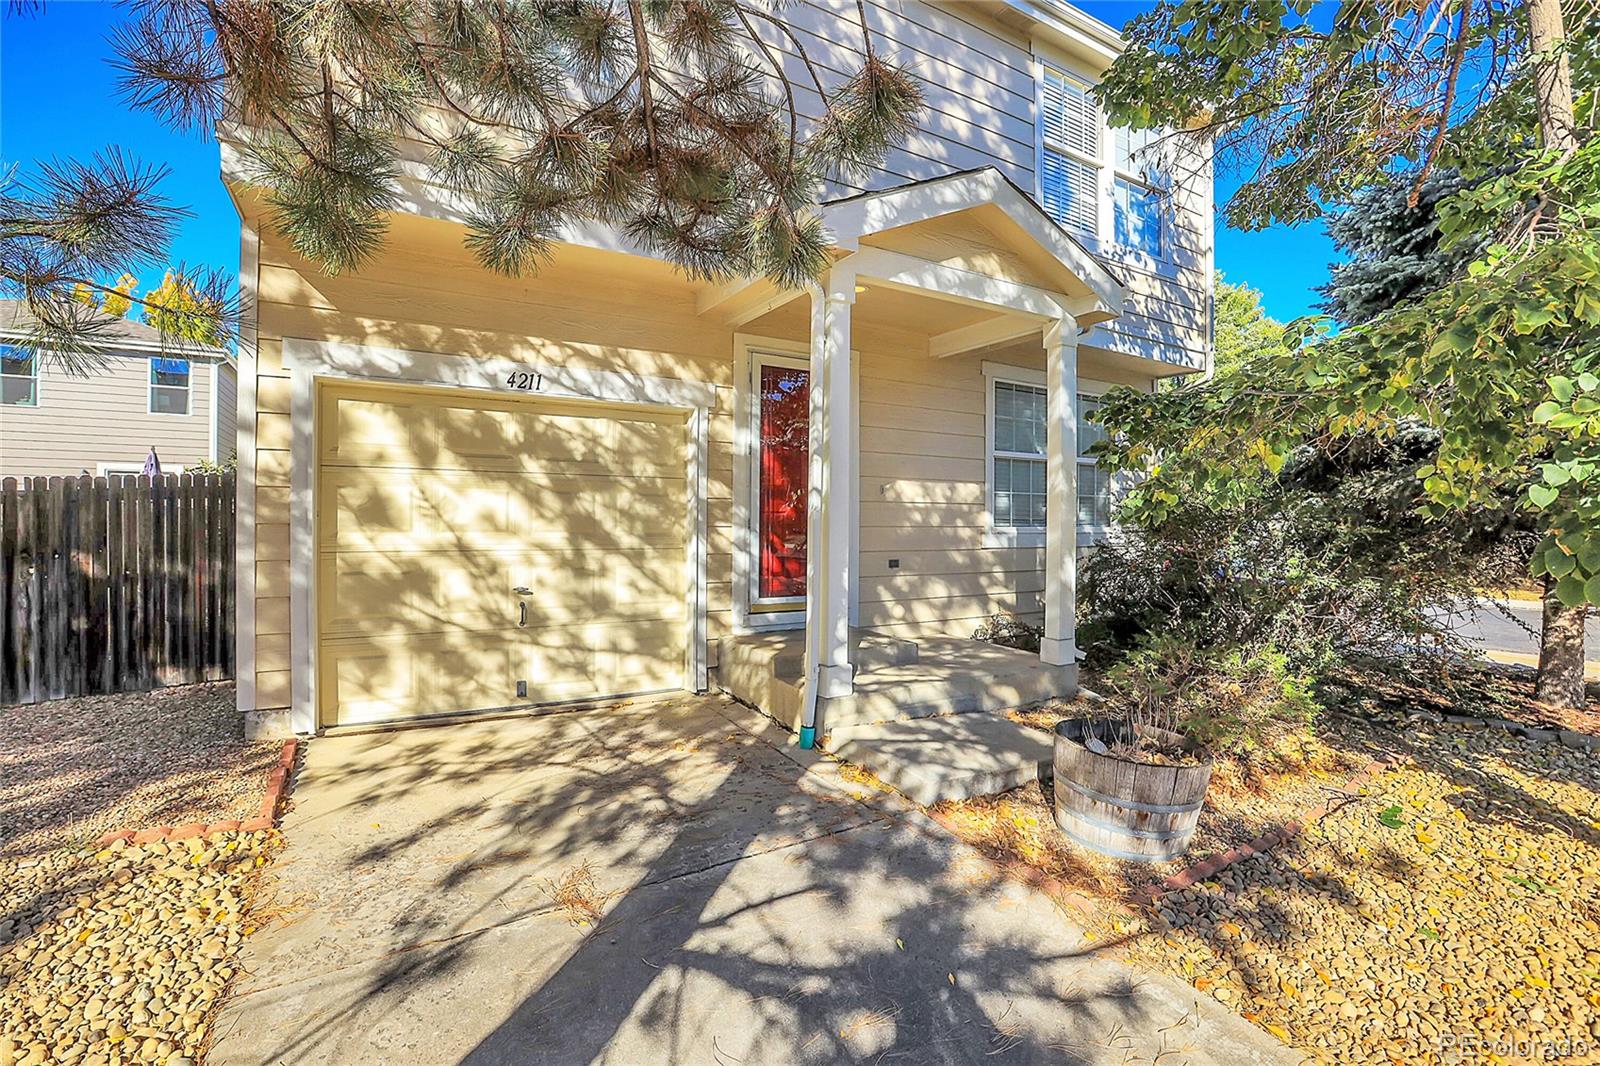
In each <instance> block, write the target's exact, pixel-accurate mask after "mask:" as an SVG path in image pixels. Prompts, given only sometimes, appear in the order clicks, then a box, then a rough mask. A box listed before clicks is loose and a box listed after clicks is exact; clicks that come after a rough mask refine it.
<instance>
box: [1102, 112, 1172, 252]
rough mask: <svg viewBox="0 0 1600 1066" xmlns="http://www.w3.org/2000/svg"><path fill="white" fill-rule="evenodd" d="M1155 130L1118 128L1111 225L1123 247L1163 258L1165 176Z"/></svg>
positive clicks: (1115, 139)
mask: <svg viewBox="0 0 1600 1066" xmlns="http://www.w3.org/2000/svg"><path fill="white" fill-rule="evenodd" d="M1160 136H1161V135H1160V133H1159V131H1157V130H1130V129H1119V130H1117V131H1116V135H1115V137H1114V138H1113V139H1114V141H1115V162H1116V176H1115V179H1114V181H1113V185H1112V226H1113V227H1114V228H1115V230H1116V232H1115V234H1114V236H1115V238H1116V242H1117V244H1118V245H1119V246H1121V247H1123V248H1129V249H1132V250H1133V251H1136V252H1143V253H1144V254H1145V255H1148V256H1152V257H1154V258H1156V259H1162V258H1165V257H1166V252H1167V246H1166V220H1165V218H1164V216H1165V214H1166V199H1167V196H1166V193H1167V188H1166V186H1167V179H1166V173H1165V171H1164V170H1163V168H1162V167H1161V165H1160V161H1159V159H1158V158H1157V155H1156V152H1157V145H1156V142H1157V141H1158V140H1160Z"/></svg>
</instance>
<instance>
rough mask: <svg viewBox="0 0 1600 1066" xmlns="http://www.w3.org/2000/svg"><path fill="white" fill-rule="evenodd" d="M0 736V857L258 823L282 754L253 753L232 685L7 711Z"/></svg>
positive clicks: (255, 747) (262, 747)
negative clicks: (188, 827)
mask: <svg viewBox="0 0 1600 1066" xmlns="http://www.w3.org/2000/svg"><path fill="white" fill-rule="evenodd" d="M0 735H3V736H4V737H5V743H4V744H3V745H0V859H6V858H18V857H23V856H29V855H37V854H41V853H43V852H46V851H50V850H53V849H59V848H77V847H81V846H82V845H84V844H87V843H91V842H92V841H93V840H94V839H95V838H97V837H98V836H100V835H101V834H103V833H105V832H108V831H110V830H114V829H144V828H148V827H152V826H158V825H179V824H182V823H184V822H193V821H226V820H229V819H235V818H249V817H252V816H253V815H254V814H255V813H256V809H257V807H258V805H259V804H260V802H261V796H262V793H263V792H264V790H265V788H266V779H267V774H268V773H269V772H270V770H271V769H272V766H273V764H274V762H275V761H276V759H277V756H278V750H279V745H277V744H273V743H258V744H247V743H245V741H244V734H243V724H242V721H241V719H240V716H239V712H238V710H237V708H236V707H235V706H234V695H233V685H232V683H229V682H217V683H211V684H203V685H186V686H183V687H179V688H167V689H157V690H156V691H154V692H143V693H136V694H126V695H116V696H87V697H82V698H78V699H68V700H54V701H51V702H49V703H36V704H26V705H15V706H6V707H0Z"/></svg>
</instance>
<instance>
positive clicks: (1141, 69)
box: [1102, 0, 1600, 704]
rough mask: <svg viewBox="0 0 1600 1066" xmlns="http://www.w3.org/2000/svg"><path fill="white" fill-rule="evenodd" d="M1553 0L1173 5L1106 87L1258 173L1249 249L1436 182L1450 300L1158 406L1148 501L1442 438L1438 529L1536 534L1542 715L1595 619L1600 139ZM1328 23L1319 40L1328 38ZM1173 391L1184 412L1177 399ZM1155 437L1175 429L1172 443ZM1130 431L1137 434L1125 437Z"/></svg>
mask: <svg viewBox="0 0 1600 1066" xmlns="http://www.w3.org/2000/svg"><path fill="white" fill-rule="evenodd" d="M1580 10H1588V14H1587V15H1585V16H1584V17H1582V18H1579V19H1578V20H1576V21H1575V23H1574V26H1573V33H1571V34H1570V35H1569V34H1568V33H1567V32H1566V28H1565V26H1564V22H1563V11H1562V9H1561V6H1560V4H1559V2H1558V0H1529V2H1528V3H1526V4H1521V5H1512V4H1507V3H1499V2H1495V0H1444V2H1440V3H1424V4H1405V5H1389V4H1371V3H1355V2H1351V3H1341V4H1339V5H1337V7H1336V8H1329V9H1325V10H1324V11H1322V12H1318V13H1316V14H1313V11H1312V5H1310V4H1309V3H1304V2H1301V0H1297V2H1296V3H1294V4H1292V5H1291V4H1285V3H1282V2H1275V0H1268V2H1253V0H1252V2H1245V3H1221V2H1215V3H1212V2H1195V0H1183V2H1178V3H1167V4H1163V5H1161V6H1160V7H1159V8H1158V9H1157V10H1156V11H1155V12H1154V13H1152V14H1150V15H1148V16H1145V17H1142V18H1140V19H1138V20H1135V22H1134V23H1133V25H1132V27H1131V31H1130V32H1131V36H1132V37H1133V39H1134V42H1135V43H1136V44H1141V45H1145V46H1147V47H1146V48H1143V49H1138V48H1136V49H1134V50H1131V51H1130V52H1129V53H1128V54H1127V55H1125V56H1124V57H1123V58H1122V59H1119V60H1118V62H1117V64H1116V65H1114V67H1113V68H1112V70H1111V72H1110V74H1109V75H1108V76H1107V78H1106V79H1105V82H1104V83H1103V85H1102V93H1103V99H1104V100H1105V101H1106V103H1107V105H1108V107H1109V109H1110V111H1111V113H1112V116H1113V120H1114V121H1118V122H1123V123H1127V122H1133V123H1136V124H1171V125H1174V126H1176V127H1178V128H1180V130H1182V131H1183V132H1181V133H1180V134H1178V135H1177V136H1185V137H1187V136H1196V137H1211V138H1215V140H1216V143H1217V146H1218V149H1219V152H1220V154H1221V157H1222V158H1223V160H1224V162H1225V163H1227V162H1230V161H1231V162H1232V163H1234V164H1238V163H1239V162H1240V161H1241V160H1247V159H1248V160H1251V161H1253V162H1252V164H1251V165H1252V166H1253V170H1252V171H1251V172H1250V173H1249V174H1248V175H1247V177H1246V180H1245V181H1244V182H1243V184H1242V185H1241V187H1240V191H1239V193H1238V195H1236V196H1235V197H1234V198H1233V199H1232V200H1231V201H1230V203H1229V204H1228V205H1227V211H1228V214H1229V217H1230V218H1231V219H1232V220H1233V221H1234V222H1236V223H1237V224H1240V225H1244V226H1254V225H1265V224H1268V223H1271V222H1274V221H1291V222H1293V221H1301V220H1305V219H1309V218H1314V217H1317V216H1319V215H1321V214H1322V213H1323V212H1324V211H1326V210H1327V208H1328V207H1329V206H1330V204H1332V203H1336V202H1339V201H1349V200H1351V199H1352V198H1354V197H1355V196H1356V195H1357V194H1358V193H1359V192H1360V191H1361V190H1363V189H1365V188H1368V187H1369V186H1372V185H1374V184H1377V183H1388V182H1392V181H1393V175H1394V173H1395V172H1396V171H1397V170H1404V171H1405V172H1406V173H1407V180H1408V182H1409V188H1408V190H1407V192H1406V197H1407V201H1408V203H1410V204H1420V203H1421V202H1422V199H1423V196H1424V194H1425V193H1426V191H1427V189H1428V186H1429V181H1430V179H1432V178H1433V176H1434V175H1435V173H1436V172H1438V171H1440V170H1441V169H1442V168H1445V167H1452V168H1454V169H1455V170H1457V171H1458V172H1459V173H1460V174H1461V175H1462V177H1463V178H1464V179H1465V185H1464V187H1463V188H1461V189H1459V190H1457V191H1455V192H1453V193H1451V194H1450V195H1446V196H1443V197H1441V198H1440V199H1439V200H1438V201H1437V204H1436V213H1437V219H1438V229H1439V234H1440V242H1439V248H1440V249H1441V250H1443V251H1445V252H1450V251H1452V250H1455V249H1460V248H1463V247H1473V248H1475V249H1476V250H1475V252H1474V253H1473V254H1472V255H1470V256H1466V255H1464V256H1463V258H1464V259H1466V260H1467V261H1466V263H1465V266H1464V269H1461V270H1459V271H1457V272H1455V273H1454V274H1452V275H1451V276H1450V277H1449V278H1448V279H1447V280H1445V281H1444V282H1443V283H1442V284H1439V285H1438V286H1437V287H1434V288H1431V289H1428V290H1426V291H1421V290H1420V289H1419V291H1415V292H1412V293H1410V294H1409V295H1403V296H1402V297H1401V298H1400V299H1399V302H1398V303H1396V304H1395V305H1394V306H1392V307H1390V308H1389V309H1387V310H1385V311H1382V312H1381V313H1379V314H1376V315H1375V316H1373V317H1371V318H1369V319H1368V320H1367V321H1365V322H1364V323H1362V324H1360V325H1357V326H1354V327H1351V328H1347V329H1343V330H1341V331H1339V332H1338V334H1337V335H1336V336H1332V337H1321V338H1318V337H1317V336H1316V334H1315V332H1314V329H1313V328H1312V326H1311V325H1310V324H1304V325H1303V328H1302V331H1301V333H1302V336H1303V338H1304V339H1305V340H1307V341H1309V342H1312V343H1308V344H1307V345H1306V346H1305V347H1304V348H1303V349H1301V350H1297V351H1294V352H1292V353H1290V354H1288V355H1286V356H1273V357H1268V358H1265V359H1261V360H1257V361H1256V362H1255V363H1254V364H1252V366H1251V367H1250V368H1249V371H1248V372H1247V373H1244V374H1235V375H1232V376H1230V378H1229V379H1227V380H1226V381H1222V380H1219V381H1218V382H1217V383H1215V384H1214V385H1213V386H1208V387H1207V389H1206V390H1178V391H1177V392H1175V393H1173V394H1169V395H1166V396H1162V397H1157V398H1155V399H1154V400H1152V401H1150V402H1152V403H1156V404H1164V405H1167V406H1168V409H1166V410H1163V411H1162V412H1160V413H1152V412H1149V411H1144V412H1142V413H1141V414H1140V415H1138V416H1137V417H1138V419H1139V421H1140V422H1141V423H1142V424H1146V425H1150V426H1152V427H1153V429H1152V432H1151V433H1150V434H1148V435H1145V436H1144V437H1143V439H1142V441H1141V442H1140V445H1139V446H1138V447H1136V448H1135V449H1133V451H1134V452H1136V453H1142V459H1141V461H1143V460H1145V459H1155V460H1156V461H1157V462H1158V463H1159V466H1158V468H1157V473H1156V476H1155V477H1154V478H1152V479H1151V481H1150V482H1149V483H1148V485H1147V486H1146V490H1145V492H1144V494H1143V502H1144V504H1145V505H1146V506H1151V507H1154V508H1157V509H1158V510H1159V508H1161V507H1162V506H1164V505H1165V504H1164V502H1163V501H1165V500H1170V499H1176V498H1177V497H1176V496H1175V495H1174V494H1176V493H1183V492H1186V491H1198V490H1200V489H1213V490H1218V491H1226V487H1225V485H1223V484H1222V483H1221V482H1219V481H1218V480H1217V479H1218V478H1223V479H1226V478H1228V477H1231V476H1248V475H1249V474H1251V473H1253V472H1254V471H1259V470H1260V469H1261V468H1262V467H1263V466H1265V467H1266V468H1267V469H1268V470H1269V471H1276V470H1278V469H1280V468H1281V466H1282V464H1283V462H1284V461H1285V459H1286V458H1287V456H1288V455H1289V454H1290V453H1291V452H1292V451H1293V450H1294V449H1295V448H1296V447H1299V446H1301V445H1302V444H1304V443H1305V442H1306V441H1307V440H1308V439H1310V440H1317V441H1321V442H1322V446H1323V447H1324V449H1325V450H1328V451H1330V452H1332V451H1334V450H1335V449H1336V448H1337V446H1338V442H1339V441H1340V440H1342V439H1350V438H1359V437H1361V436H1368V435H1370V436H1375V437H1377V438H1379V439H1382V438H1385V437H1389V436H1393V435H1394V434H1395V433H1397V432H1398V431H1399V430H1400V429H1401V428H1402V427H1404V426H1406V425H1408V424H1413V423H1418V422H1420V423H1421V424H1423V425H1426V426H1428V427H1431V428H1432V429H1433V430H1434V431H1435V432H1436V433H1437V435H1438V441H1439V444H1438V448H1437V452H1436V454H1435V456H1434V459H1433V461H1432V462H1431V463H1426V464H1423V465H1422V466H1421V467H1420V468H1419V470H1418V474H1419V475H1420V477H1421V479H1422V484H1423V487H1424V489H1425V499H1424V500H1423V503H1422V505H1423V507H1424V508H1425V510H1426V512H1427V513H1428V514H1430V515H1433V516H1438V517H1442V516H1444V515H1445V514H1446V513H1447V512H1449V511H1452V510H1465V509H1471V508H1474V507H1479V506H1486V505H1491V504H1492V503H1493V501H1496V500H1499V499H1503V498H1504V497H1505V495H1506V493H1507V492H1508V490H1509V491H1511V492H1513V493H1515V494H1516V495H1517V496H1518V497H1520V498H1521V499H1522V500H1523V503H1524V506H1525V507H1527V508H1528V509H1529V510H1530V511H1531V512H1533V514H1534V516H1535V517H1536V520H1537V522H1538V523H1539V525H1540V526H1541V528H1542V529H1543V530H1544V531H1545V534H1546V536H1545V541H1544V543H1543V544H1542V545H1541V546H1540V548H1539V549H1538V551H1536V552H1535V553H1534V567H1535V572H1536V573H1537V574H1539V575H1541V576H1545V577H1547V578H1548V579H1549V580H1548V594H1547V596H1546V599H1545V634H1544V640H1543V647H1542V651H1541V668H1540V681H1539V692H1540V695H1541V696H1542V697H1543V698H1545V699H1547V700H1549V701H1551V702H1553V703H1559V704H1574V703H1580V702H1581V701H1582V700H1583V690H1582V663H1583V641H1582V632H1583V614H1584V608H1583V605H1584V604H1585V603H1586V602H1600V415H1597V412H1600V377H1597V376H1596V372H1597V371H1600V239H1597V237H1600V235H1597V231H1596V225H1597V223H1600V139H1597V138H1595V137H1593V136H1592V135H1591V134H1592V130H1593V126H1594V122H1595V118H1596V109H1595V104H1596V100H1595V93H1596V89H1597V84H1600V80H1597V78H1596V73H1597V71H1600V63H1597V62H1596V40H1595V34H1594V29H1595V27H1594V25H1593V19H1592V10H1590V9H1580V8H1579V7H1578V6H1577V5H1574V12H1575V13H1576V12H1578V11H1580ZM1325 15H1327V16H1331V17H1328V18H1327V19H1326V21H1323V22H1319V21H1318V20H1319V19H1323V18H1324V16H1325ZM1185 392H1187V393H1189V395H1183V394H1184V393H1185ZM1163 419H1169V420H1168V421H1163ZM1126 424H1131V423H1126Z"/></svg>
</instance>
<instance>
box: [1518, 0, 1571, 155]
mask: <svg viewBox="0 0 1600 1066" xmlns="http://www.w3.org/2000/svg"><path fill="white" fill-rule="evenodd" d="M1527 8H1528V42H1529V43H1530V44H1531V45H1533V52H1534V55H1535V57H1536V61H1537V62H1538V64H1539V66H1538V69H1536V70H1535V71H1534V75H1533V81H1534V87H1535V91H1536V92H1537V94H1538V97H1539V130H1540V132H1541V133H1543V134H1544V143H1545V146H1546V147H1548V148H1559V149H1561V150H1562V151H1563V152H1570V151H1572V150H1573V149H1574V148H1576V147H1578V120H1577V118H1576V116H1575V115H1574V114H1573V108H1572V64H1571V63H1569V62H1568V61H1567V51H1566V30H1565V29H1564V28H1563V27H1562V24H1561V0H1527Z"/></svg>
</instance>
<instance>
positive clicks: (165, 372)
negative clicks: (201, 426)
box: [150, 356, 189, 415]
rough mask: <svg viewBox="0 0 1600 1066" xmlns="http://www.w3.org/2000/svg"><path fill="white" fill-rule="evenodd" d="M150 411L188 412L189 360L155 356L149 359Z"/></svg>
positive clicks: (164, 413) (175, 413) (164, 412)
mask: <svg viewBox="0 0 1600 1066" xmlns="http://www.w3.org/2000/svg"><path fill="white" fill-rule="evenodd" d="M150 413H151V414H158V415H186V414H188V413H189V360H187V359H167V358H164V357H160V356H156V357H152V358H151V360H150Z"/></svg>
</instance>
